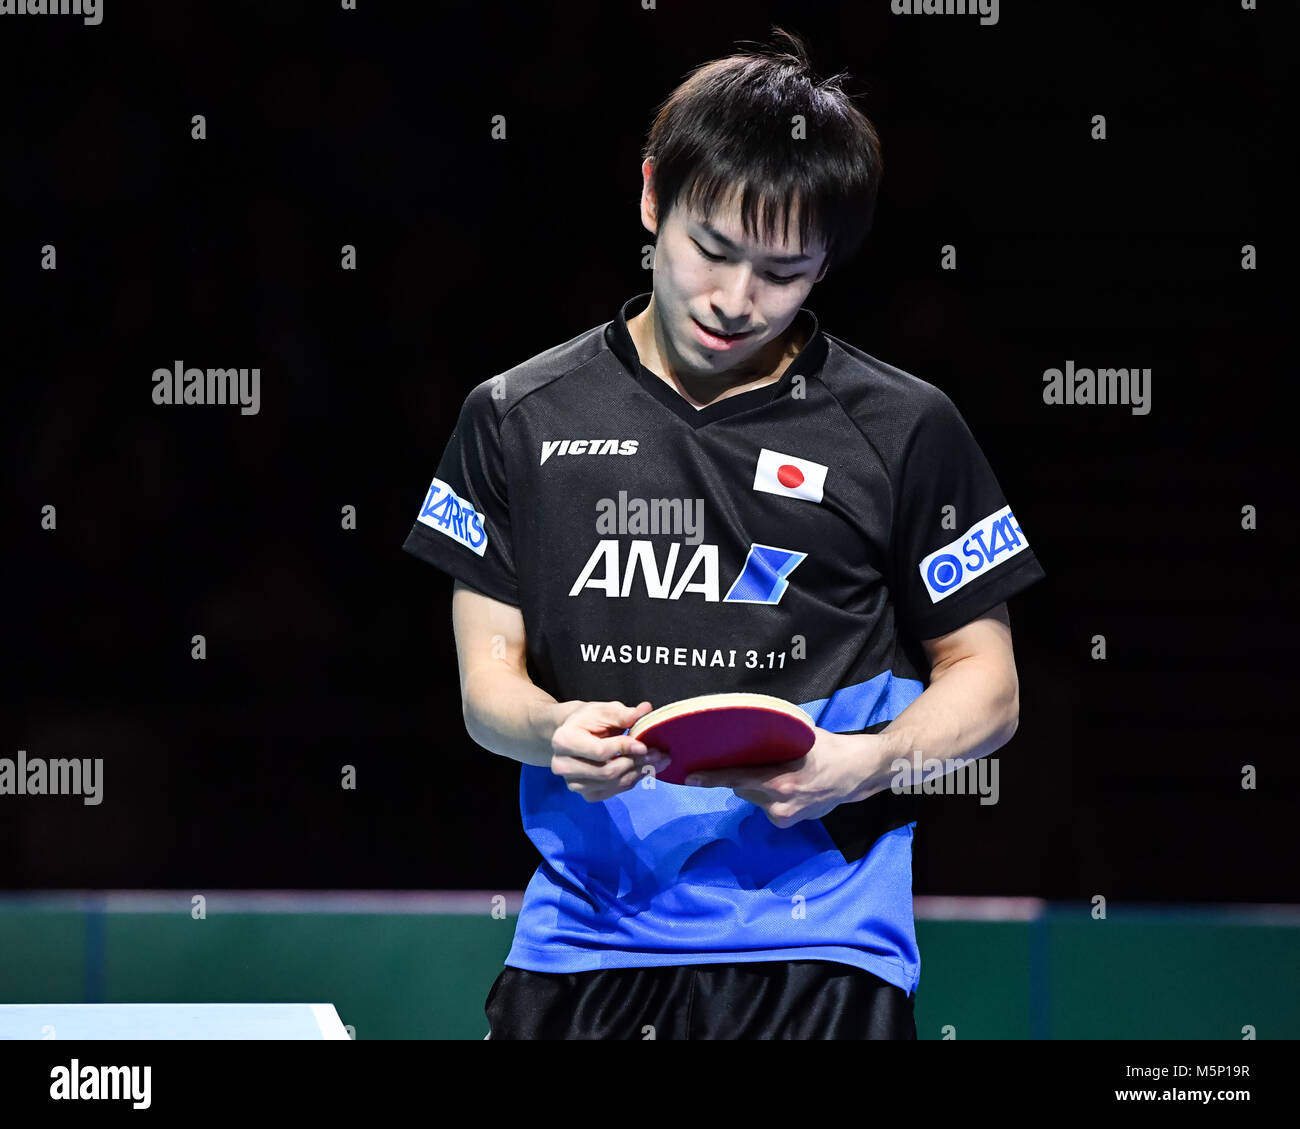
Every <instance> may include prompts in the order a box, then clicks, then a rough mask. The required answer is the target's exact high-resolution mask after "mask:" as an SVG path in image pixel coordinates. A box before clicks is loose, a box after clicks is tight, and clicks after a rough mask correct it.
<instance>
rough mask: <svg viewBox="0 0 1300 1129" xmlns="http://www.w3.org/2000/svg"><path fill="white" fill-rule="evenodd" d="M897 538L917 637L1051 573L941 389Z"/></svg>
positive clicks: (920, 429) (900, 501)
mask: <svg viewBox="0 0 1300 1129" xmlns="http://www.w3.org/2000/svg"><path fill="white" fill-rule="evenodd" d="M891 541H892V556H893V570H894V577H893V595H894V603H895V608H896V610H897V612H898V614H899V619H900V621H901V623H902V625H903V627H904V628H905V629H907V630H908V631H909V632H910V633H911V634H913V635H914V636H915V637H916V638H918V639H934V638H937V637H938V636H940V635H946V634H948V633H949V632H950V631H956V630H957V629H958V628H959V627H963V626H965V625H966V624H967V623H970V622H971V621H972V620H976V619H979V618H980V617H981V616H982V615H984V614H985V613H986V612H988V611H990V610H991V609H993V608H995V607H997V605H998V604H1000V603H1002V602H1003V601H1004V600H1007V599H1009V598H1010V597H1011V596H1014V595H1015V594H1016V593H1017V592H1020V591H1023V590H1024V589H1025V588H1028V587H1029V586H1030V585H1031V584H1034V583H1036V582H1037V581H1039V580H1042V579H1043V578H1044V577H1045V575H1046V573H1045V572H1044V571H1043V567H1042V565H1041V564H1040V563H1039V562H1038V559H1037V557H1035V555H1034V552H1033V550H1032V549H1031V548H1030V547H1029V539H1028V537H1027V535H1026V533H1025V530H1024V528H1023V527H1022V526H1021V525H1020V523H1019V521H1018V520H1017V518H1016V516H1015V514H1014V513H1013V512H1012V509H1011V506H1010V505H1008V503H1007V499H1006V497H1005V496H1004V495H1003V493H1002V488H1001V487H1000V486H999V485H998V481H997V479H996V478H995V477H994V475H993V470H992V468H991V467H990V466H989V464H988V460H987V459H985V457H984V453H983V452H982V451H981V450H980V448H979V444H977V443H976V442H975V436H974V435H972V434H971V430H970V428H969V427H967V425H966V421H965V420H964V419H962V417H961V414H960V413H959V412H958V411H957V407H956V405H955V404H953V402H952V401H951V400H950V399H949V398H948V396H947V394H946V393H944V392H942V391H941V390H939V389H937V388H936V389H934V390H933V395H931V396H930V397H928V398H927V401H926V407H925V408H924V410H923V411H922V413H921V414H920V416H919V417H918V419H917V421H916V425H915V427H914V428H913V430H912V432H911V434H910V436H909V437H908V441H907V443H906V446H905V448H904V450H903V456H902V465H901V467H900V473H899V478H898V486H897V493H896V501H895V511H894V525H893V531H892V537H891Z"/></svg>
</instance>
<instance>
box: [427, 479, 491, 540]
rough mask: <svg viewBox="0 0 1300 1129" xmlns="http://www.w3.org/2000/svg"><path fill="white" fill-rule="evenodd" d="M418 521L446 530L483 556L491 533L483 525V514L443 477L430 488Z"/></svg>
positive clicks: (434, 481)
mask: <svg viewBox="0 0 1300 1129" xmlns="http://www.w3.org/2000/svg"><path fill="white" fill-rule="evenodd" d="M418 520H419V521H420V523H421V524H422V525H427V526H428V527H429V528H430V529H436V530H437V531H438V532H439V533H445V534H446V535H447V536H448V537H450V538H451V539H452V540H453V541H459V542H460V543H461V544H462V545H464V546H465V548H467V549H469V550H471V551H472V552H475V553H477V554H478V555H479V556H480V557H481V556H482V555H483V552H484V550H485V549H487V543H488V536H487V530H486V529H484V528H483V515H482V514H480V513H479V512H478V510H476V509H475V508H474V506H473V505H472V504H471V503H470V502H467V501H465V499H464V498H462V497H460V495H458V494H457V493H456V491H455V490H453V489H452V488H451V487H450V486H448V485H447V484H446V483H445V482H443V480H442V479H441V478H435V479H434V480H433V484H432V485H431V486H430V487H429V493H428V494H427V495H426V496H425V499H424V505H423V506H422V507H421V509H420V516H419V519H418Z"/></svg>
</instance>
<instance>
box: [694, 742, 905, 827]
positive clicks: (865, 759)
mask: <svg viewBox="0 0 1300 1129" xmlns="http://www.w3.org/2000/svg"><path fill="white" fill-rule="evenodd" d="M815 733H816V736H817V739H816V740H815V741H814V742H813V747H812V748H811V749H809V750H808V752H806V753H805V754H804V755H803V756H802V757H800V758H799V759H798V760H792V761H780V762H778V763H776V764H765V765H758V766H755V767H752V768H714V769H708V770H707V771H704V770H702V771H700V772H693V773H691V774H690V776H688V777H687V779H686V782H687V783H688V784H695V783H697V782H698V784H699V785H700V786H701V787H705V788H730V789H731V790H732V791H734V792H735V793H736V795H737V796H739V797H740V798H741V799H742V800H748V801H749V802H750V803H751V804H756V805H757V806H758V807H760V808H762V809H763V811H764V812H765V813H766V814H767V818H768V819H770V820H771V821H772V823H773V824H774V825H775V826H777V827H791V826H793V825H794V824H796V823H798V822H800V821H801V820H804V819H820V818H821V817H822V816H824V815H825V814H826V813H827V812H829V811H830V810H831V809H832V808H835V807H837V806H838V805H839V804H842V803H844V802H846V801H853V800H865V799H866V798H867V797H868V796H870V795H872V794H874V793H875V792H879V791H881V790H883V787H884V786H883V785H882V784H881V783H880V782H879V772H880V768H881V765H882V761H883V758H884V757H885V754H886V747H885V740H884V738H883V737H881V736H880V735H879V734H873V733H832V732H830V730H827V729H816V730H815Z"/></svg>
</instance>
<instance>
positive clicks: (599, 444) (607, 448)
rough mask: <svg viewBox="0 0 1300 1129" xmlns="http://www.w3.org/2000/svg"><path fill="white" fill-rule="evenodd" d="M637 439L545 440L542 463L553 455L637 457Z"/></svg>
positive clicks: (539, 464)
mask: <svg viewBox="0 0 1300 1129" xmlns="http://www.w3.org/2000/svg"><path fill="white" fill-rule="evenodd" d="M636 447H637V440H635V439H543V440H542V461H541V462H540V463H538V464H537V465H538V466H542V465H544V464H545V462H546V460H547V459H549V458H550V457H551V456H552V455H635V454H636Z"/></svg>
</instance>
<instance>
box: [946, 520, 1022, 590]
mask: <svg viewBox="0 0 1300 1129" xmlns="http://www.w3.org/2000/svg"><path fill="white" fill-rule="evenodd" d="M1027 548H1029V542H1028V541H1027V540H1026V539H1025V535H1024V532H1023V531H1022V530H1021V528H1020V526H1018V525H1017V524H1016V519H1015V517H1014V516H1012V513H1011V507H1010V506H1003V507H1002V509H1000V510H998V511H997V512H996V513H991V514H989V516H988V517H986V518H984V519H983V520H982V521H977V522H976V523H975V524H974V525H972V526H971V527H970V528H969V529H968V530H966V532H965V533H963V534H962V535H961V536H960V537H958V538H957V539H956V540H955V541H953V542H951V543H950V544H947V545H945V546H944V547H943V548H942V549H936V550H935V551H934V552H933V553H931V554H930V555H929V556H928V557H926V558H925V560H923V561H922V562H921V579H922V580H923V581H925V589H926V591H927V592H929V593H930V602H931V603H933V604H937V603H938V602H939V601H940V600H942V599H943V598H944V597H945V596H951V595H952V594H953V593H954V592H956V591H957V590H958V589H960V588H964V587H966V585H967V584H969V583H970V582H971V581H972V580H974V579H975V578H976V577H978V576H979V575H980V573H982V572H984V571H986V570H988V569H991V568H997V566H998V565H1000V564H1002V563H1003V562H1004V561H1007V560H1009V559H1010V558H1011V557H1014V556H1015V555H1016V554H1017V553H1019V552H1020V551H1021V550H1022V549H1027ZM958 554H960V556H959V555H958Z"/></svg>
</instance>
